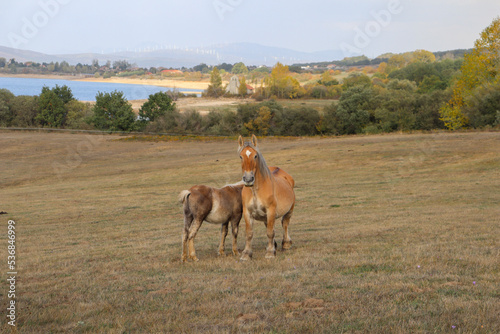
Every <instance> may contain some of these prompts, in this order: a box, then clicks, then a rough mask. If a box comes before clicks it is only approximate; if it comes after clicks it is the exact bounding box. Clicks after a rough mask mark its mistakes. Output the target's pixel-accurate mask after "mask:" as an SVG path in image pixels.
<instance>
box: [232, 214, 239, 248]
mask: <svg viewBox="0 0 500 334" xmlns="http://www.w3.org/2000/svg"><path fill="white" fill-rule="evenodd" d="M240 220H241V216H240V217H239V218H238V220H235V219H233V220H231V232H232V233H233V255H234V256H238V255H240V253H239V252H238V227H239V225H240Z"/></svg>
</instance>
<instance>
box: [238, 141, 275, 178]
mask: <svg viewBox="0 0 500 334" xmlns="http://www.w3.org/2000/svg"><path fill="white" fill-rule="evenodd" d="M246 147H250V148H252V149H254V150H255V152H257V157H258V158H257V165H258V166H259V171H260V174H261V175H262V176H263V177H265V178H268V177H271V171H270V170H269V167H267V164H266V160H265V159H264V156H263V155H262V153H260V150H259V148H258V147H256V146H253V145H252V143H251V142H248V141H246V142H245V143H244V144H243V146H242V147H241V148H240V149H239V150H238V154H239V153H241V151H243V150H244V149H245V148H246Z"/></svg>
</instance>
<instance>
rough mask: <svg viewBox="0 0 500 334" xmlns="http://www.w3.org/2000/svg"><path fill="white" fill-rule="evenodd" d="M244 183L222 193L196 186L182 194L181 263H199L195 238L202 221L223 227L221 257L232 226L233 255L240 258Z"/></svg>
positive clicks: (227, 187)
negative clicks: (189, 260)
mask: <svg viewBox="0 0 500 334" xmlns="http://www.w3.org/2000/svg"><path fill="white" fill-rule="evenodd" d="M242 188H243V182H239V183H236V184H232V185H227V186H225V187H222V188H220V189H217V188H212V187H208V186H203V185H199V186H193V187H191V188H190V189H189V190H184V191H182V192H181V193H180V194H179V201H180V202H181V203H183V208H184V230H183V233H182V262H185V261H186V260H187V258H188V250H187V248H188V246H189V258H190V259H192V260H193V261H198V258H197V257H196V252H195V250H194V237H195V236H196V233H197V232H198V230H199V229H200V227H201V223H203V221H207V222H209V223H212V224H222V228H221V238H220V244H219V255H224V242H225V240H226V236H227V231H228V226H229V223H230V222H231V230H232V233H233V254H234V255H239V254H238V247H237V239H238V226H239V225H240V220H241V214H242V213H241V211H242V203H241V190H242Z"/></svg>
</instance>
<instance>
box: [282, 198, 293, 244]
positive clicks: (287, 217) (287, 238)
mask: <svg viewBox="0 0 500 334" xmlns="http://www.w3.org/2000/svg"><path fill="white" fill-rule="evenodd" d="M292 213H293V206H292V208H291V209H290V211H288V213H287V214H286V215H284V216H283V219H282V220H281V225H282V226H283V241H282V243H281V248H282V249H283V250H287V249H290V248H292V239H291V238H290V235H289V234H288V224H289V223H290V218H292Z"/></svg>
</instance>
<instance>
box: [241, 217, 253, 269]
mask: <svg viewBox="0 0 500 334" xmlns="http://www.w3.org/2000/svg"><path fill="white" fill-rule="evenodd" d="M243 211H244V212H243V216H244V217H245V235H246V242H245V249H244V250H243V254H242V255H241V258H240V260H242V261H247V260H251V259H252V239H253V218H251V217H250V214H249V213H248V210H243Z"/></svg>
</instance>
